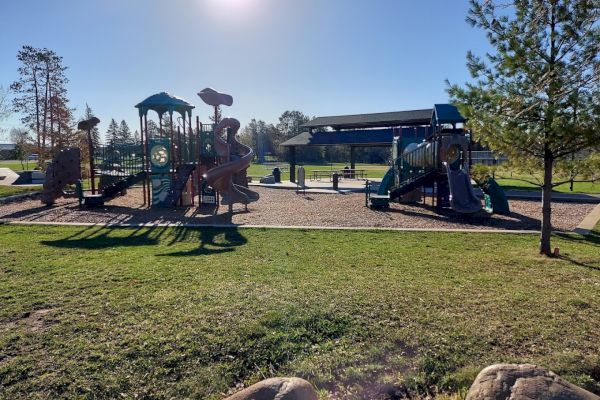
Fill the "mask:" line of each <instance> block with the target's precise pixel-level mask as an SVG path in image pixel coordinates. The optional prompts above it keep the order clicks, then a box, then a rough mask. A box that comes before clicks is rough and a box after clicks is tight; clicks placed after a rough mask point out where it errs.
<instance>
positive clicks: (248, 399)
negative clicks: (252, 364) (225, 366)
mask: <svg viewBox="0 0 600 400" xmlns="http://www.w3.org/2000/svg"><path fill="white" fill-rule="evenodd" d="M226 400H317V393H316V392H315V389H314V388H313V387H312V385H311V384H310V383H308V382H307V381H305V380H304V379H300V378H271V379H265V380H264V381H260V382H258V383H255V384H254V385H252V386H250V387H248V388H246V389H244V390H242V391H240V392H237V393H236V394H234V395H233V396H231V397H228V398H227V399H226Z"/></svg>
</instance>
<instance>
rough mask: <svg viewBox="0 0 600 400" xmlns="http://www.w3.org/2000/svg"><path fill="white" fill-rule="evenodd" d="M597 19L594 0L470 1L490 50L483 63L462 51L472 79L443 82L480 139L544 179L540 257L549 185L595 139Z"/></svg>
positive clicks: (545, 247) (546, 236) (599, 108)
mask: <svg viewBox="0 0 600 400" xmlns="http://www.w3.org/2000/svg"><path fill="white" fill-rule="evenodd" d="M599 18H600V7H598V1H597V0H515V1H514V2H512V5H511V6H507V5H506V4H504V2H502V3H499V2H497V1H492V0H471V6H470V10H469V14H468V17H467V21H468V22H469V23H470V24H471V25H472V26H474V27H477V28H481V29H483V30H484V31H485V32H486V34H487V37H488V40H489V42H490V44H491V46H492V47H493V48H494V50H495V51H493V52H490V53H489V54H488V55H487V59H486V60H484V59H482V58H479V57H477V56H475V55H474V54H472V53H470V52H469V54H468V55H467V65H468V68H469V71H470V72H471V75H472V76H473V78H474V79H475V83H470V84H467V85H466V87H464V88H463V87H459V86H458V85H451V86H450V87H449V94H450V96H451V97H452V99H453V100H454V101H455V102H457V103H459V105H461V106H462V110H463V111H464V113H465V116H466V117H468V118H469V119H470V121H469V124H470V126H471V128H472V129H473V131H474V133H475V134H476V135H478V136H479V138H480V139H481V140H482V142H483V143H484V144H487V145H488V146H489V147H490V148H492V149H493V150H496V151H499V152H501V153H503V154H505V155H507V156H508V157H509V159H511V160H512V161H513V162H514V163H518V164H521V165H522V166H524V167H526V168H528V169H529V170H530V171H536V170H537V171H540V173H541V175H542V176H543V178H542V179H541V182H540V184H539V185H540V186H541V188H542V231H541V236H540V253H542V254H546V255H551V253H552V252H551V242H550V238H551V231H552V225H551V213H552V208H551V207H552V201H551V199H552V188H553V187H555V186H557V185H560V184H562V183H564V182H561V181H560V179H561V178H560V177H559V178H558V179H557V176H556V175H555V173H556V172H557V171H558V172H561V171H571V172H572V171H573V167H572V166H573V163H572V160H573V158H575V157H576V156H579V155H580V154H581V151H583V150H586V149H590V148H592V147H593V146H597V145H599V143H600V105H599V102H598V97H597V96H598V93H600V89H599V86H600V52H599V51H598V49H599V48H600V25H599V24H598V21H599ZM593 160H594V158H590V159H588V160H581V161H579V165H585V164H586V162H593ZM588 165H589V164H588ZM582 170H587V171H593V168H589V167H586V168H583V169H582ZM597 172H598V171H597V170H596V173H597ZM567 178H571V179H572V178H573V176H572V175H571V176H569V177H564V179H563V181H564V180H566V182H569V179H567ZM588 178H589V180H594V179H597V177H593V176H590V177H588ZM531 183H535V182H531Z"/></svg>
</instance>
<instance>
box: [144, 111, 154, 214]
mask: <svg viewBox="0 0 600 400" xmlns="http://www.w3.org/2000/svg"><path fill="white" fill-rule="evenodd" d="M144 132H146V142H145V143H144V153H145V154H146V160H145V167H146V190H147V195H146V197H148V204H147V206H148V207H150V206H151V205H152V194H151V192H150V185H151V179H150V174H151V173H150V136H149V133H148V114H144Z"/></svg>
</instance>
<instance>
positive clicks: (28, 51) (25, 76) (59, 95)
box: [10, 46, 72, 159]
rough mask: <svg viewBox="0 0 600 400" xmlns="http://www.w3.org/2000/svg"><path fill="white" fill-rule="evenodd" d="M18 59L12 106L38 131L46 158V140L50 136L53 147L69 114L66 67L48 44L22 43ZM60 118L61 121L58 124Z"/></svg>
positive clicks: (12, 87) (37, 135) (29, 125)
mask: <svg viewBox="0 0 600 400" xmlns="http://www.w3.org/2000/svg"><path fill="white" fill-rule="evenodd" d="M17 59H18V60H19V62H20V66H19V68H18V72H19V79H18V80H17V81H15V82H13V83H12V84H11V86H10V88H11V89H12V90H13V92H14V93H15V94H16V96H15V97H14V99H13V108H14V110H15V111H16V112H19V113H21V114H22V118H21V121H22V122H23V123H24V124H25V125H26V126H28V127H29V128H31V129H32V130H34V131H35V132H36V142H37V147H38V153H39V154H40V158H41V159H43V157H44V156H43V154H44V151H45V149H46V148H47V143H46V141H47V140H48V139H49V141H50V146H51V147H54V145H55V142H58V140H57V137H56V135H57V134H60V132H61V131H60V129H61V127H62V123H63V122H64V121H62V120H63V119H64V118H65V117H66V116H68V115H69V114H70V113H69V112H66V111H65V109H67V108H68V98H67V90H66V84H67V83H68V79H67V77H66V75H65V71H66V69H67V67H65V66H64V65H63V60H62V57H60V56H58V55H57V54H56V53H55V52H54V51H52V50H48V49H46V48H43V49H38V48H35V47H32V46H23V48H22V49H21V50H20V51H19V52H18V53H17ZM58 107H60V108H61V109H58ZM70 111H72V110H70ZM57 114H59V115H60V116H57ZM59 120H61V121H62V122H60V124H58V125H57V123H58V122H59Z"/></svg>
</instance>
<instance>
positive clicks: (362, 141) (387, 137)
mask: <svg viewBox="0 0 600 400" xmlns="http://www.w3.org/2000/svg"><path fill="white" fill-rule="evenodd" d="M400 129H402V136H403V137H404V136H407V137H411V136H414V137H419V138H424V137H425V136H426V135H428V134H429V133H430V132H431V130H432V128H431V127H429V126H415V127H405V128H383V129H368V130H351V131H348V130H347V131H335V132H302V133H301V134H299V135H296V136H294V137H293V138H290V139H288V140H286V141H285V142H283V143H281V146H284V147H294V146H336V145H349V146H368V147H386V146H390V145H391V144H392V142H393V141H394V137H396V136H400Z"/></svg>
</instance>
